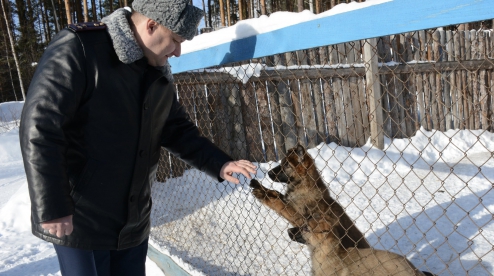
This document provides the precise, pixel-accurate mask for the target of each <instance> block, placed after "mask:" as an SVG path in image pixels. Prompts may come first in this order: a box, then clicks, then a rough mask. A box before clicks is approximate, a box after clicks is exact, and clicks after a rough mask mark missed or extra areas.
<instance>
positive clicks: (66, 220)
mask: <svg viewBox="0 0 494 276" xmlns="http://www.w3.org/2000/svg"><path fill="white" fill-rule="evenodd" d="M41 227H42V228H43V229H45V230H46V231H48V232H49V233H50V234H52V235H56V236H57V237H59V238H62V237H63V236H65V235H67V236H68V235H70V234H71V233H72V231H73V230H74V227H73V225H72V215H70V216H66V217H63V218H59V219H54V220H50V221H45V222H42V223H41Z"/></svg>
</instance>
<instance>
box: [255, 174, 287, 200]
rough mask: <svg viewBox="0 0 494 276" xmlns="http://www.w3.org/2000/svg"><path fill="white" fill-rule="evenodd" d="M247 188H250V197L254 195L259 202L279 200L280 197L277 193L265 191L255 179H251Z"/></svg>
mask: <svg viewBox="0 0 494 276" xmlns="http://www.w3.org/2000/svg"><path fill="white" fill-rule="evenodd" d="M249 186H250V187H251V188H252V195H254V197H255V198H257V199H258V200H260V201H261V202H266V201H269V200H273V199H281V197H282V195H281V194H280V193H279V192H277V191H273V190H270V189H267V188H266V187H264V186H263V185H261V183H259V181H257V180H255V179H252V180H251V181H250V185H249Z"/></svg>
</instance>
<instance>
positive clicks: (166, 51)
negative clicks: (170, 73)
mask: <svg viewBox="0 0 494 276" xmlns="http://www.w3.org/2000/svg"><path fill="white" fill-rule="evenodd" d="M147 26H148V32H147V33H146V34H147V35H146V36H144V37H143V38H142V42H143V44H144V45H143V47H142V48H143V51H144V56H145V57H147V59H148V63H149V64H150V65H152V66H163V65H165V64H166V62H167V60H168V58H169V57H172V56H176V57H179V56H180V51H181V45H180V44H182V42H184V41H185V39H184V38H183V37H181V36H179V35H177V34H175V33H173V32H172V31H170V30H169V29H168V28H165V27H163V26H162V25H160V24H158V23H156V22H154V21H153V22H152V23H150V24H148V25H147Z"/></svg>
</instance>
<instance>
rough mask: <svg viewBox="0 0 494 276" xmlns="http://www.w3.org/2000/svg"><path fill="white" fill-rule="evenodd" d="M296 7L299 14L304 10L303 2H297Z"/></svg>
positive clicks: (298, 0) (301, 0)
mask: <svg viewBox="0 0 494 276" xmlns="http://www.w3.org/2000/svg"><path fill="white" fill-rule="evenodd" d="M297 7H298V12H301V11H303V10H304V0H297Z"/></svg>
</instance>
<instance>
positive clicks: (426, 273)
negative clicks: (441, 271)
mask: <svg viewBox="0 0 494 276" xmlns="http://www.w3.org/2000/svg"><path fill="white" fill-rule="evenodd" d="M422 273H424V274H425V276H436V274H432V273H430V272H427V271H422Z"/></svg>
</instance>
